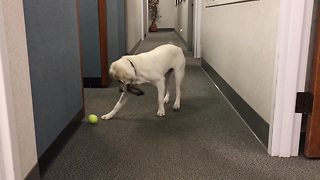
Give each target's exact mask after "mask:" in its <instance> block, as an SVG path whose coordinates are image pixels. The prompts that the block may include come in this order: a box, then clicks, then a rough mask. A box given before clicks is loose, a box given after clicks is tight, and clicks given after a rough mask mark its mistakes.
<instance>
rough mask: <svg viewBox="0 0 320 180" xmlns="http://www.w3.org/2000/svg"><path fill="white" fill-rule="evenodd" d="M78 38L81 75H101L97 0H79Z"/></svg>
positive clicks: (87, 76)
mask: <svg viewBox="0 0 320 180" xmlns="http://www.w3.org/2000/svg"><path fill="white" fill-rule="evenodd" d="M80 39H81V48H82V60H83V68H84V69H83V74H84V75H83V76H84V77H86V78H89V77H101V68H100V42H99V16H98V1H97V0H80Z"/></svg>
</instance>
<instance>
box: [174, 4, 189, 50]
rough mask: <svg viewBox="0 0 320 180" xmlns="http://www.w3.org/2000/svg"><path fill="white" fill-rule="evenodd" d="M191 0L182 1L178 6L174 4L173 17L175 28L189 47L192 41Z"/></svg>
mask: <svg viewBox="0 0 320 180" xmlns="http://www.w3.org/2000/svg"><path fill="white" fill-rule="evenodd" d="M191 4H192V0H186V1H182V3H181V4H179V5H178V6H174V7H175V8H174V11H173V12H174V14H175V15H173V18H174V19H175V26H174V28H175V30H176V32H177V33H178V34H179V35H180V36H181V37H182V39H183V40H184V41H185V42H186V43H187V44H188V46H189V47H188V48H190V46H191V43H192V29H193V27H192V24H193V21H192V6H191Z"/></svg>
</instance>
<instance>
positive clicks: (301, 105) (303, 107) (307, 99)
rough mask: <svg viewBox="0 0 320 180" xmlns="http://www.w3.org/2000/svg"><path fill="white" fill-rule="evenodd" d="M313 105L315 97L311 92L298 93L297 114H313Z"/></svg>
mask: <svg viewBox="0 0 320 180" xmlns="http://www.w3.org/2000/svg"><path fill="white" fill-rule="evenodd" d="M312 103H313V95H312V94H311V93H310V92H297V99H296V113H303V114H309V113H311V111H312Z"/></svg>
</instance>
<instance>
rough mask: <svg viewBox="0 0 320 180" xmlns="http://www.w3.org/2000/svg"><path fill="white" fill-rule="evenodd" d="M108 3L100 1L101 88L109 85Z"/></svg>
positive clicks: (103, 0)
mask: <svg viewBox="0 0 320 180" xmlns="http://www.w3.org/2000/svg"><path fill="white" fill-rule="evenodd" d="M106 11H107V2H106V0H98V13H99V36H100V63H101V86H103V87H106V86H107V85H108V77H107V76H108V39H107V12H106Z"/></svg>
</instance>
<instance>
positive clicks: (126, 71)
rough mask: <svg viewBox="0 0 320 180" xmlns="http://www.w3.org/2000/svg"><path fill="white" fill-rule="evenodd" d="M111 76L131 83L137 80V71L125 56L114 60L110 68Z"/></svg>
mask: <svg viewBox="0 0 320 180" xmlns="http://www.w3.org/2000/svg"><path fill="white" fill-rule="evenodd" d="M109 74H110V76H111V77H112V78H113V79H115V80H117V81H121V82H122V83H124V84H130V83H132V82H133V81H134V80H135V78H136V77H135V72H134V69H133V67H132V66H131V65H130V62H129V61H128V60H126V59H124V58H121V59H119V60H117V61H115V62H113V63H112V64H111V66H110V70H109Z"/></svg>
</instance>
